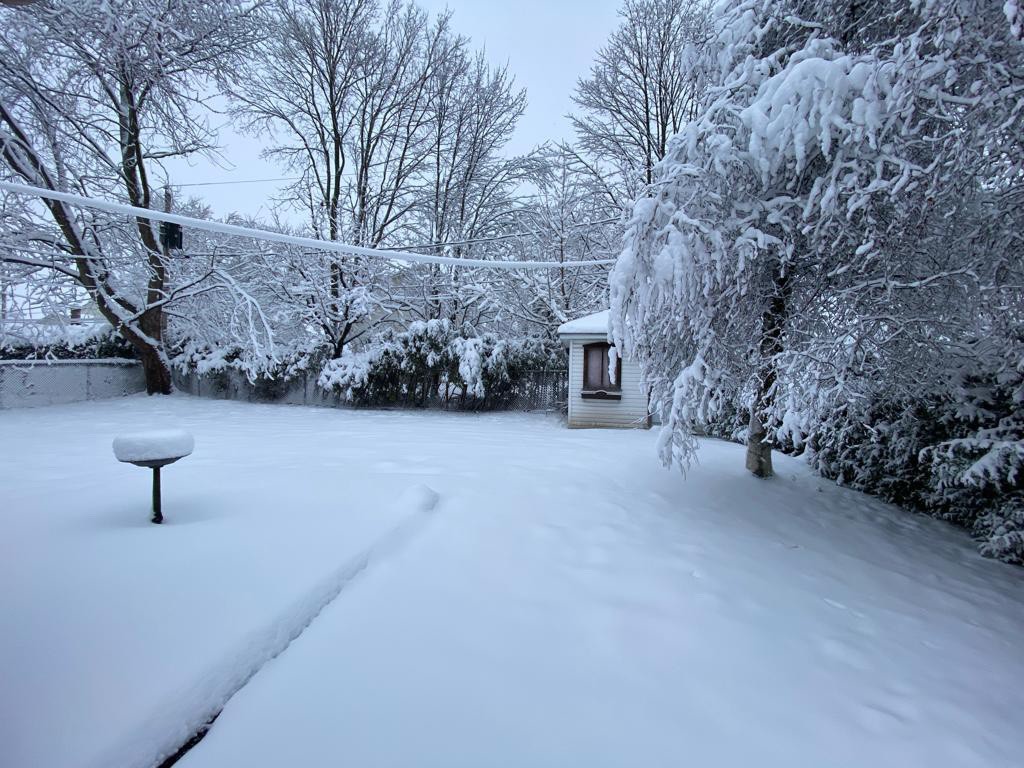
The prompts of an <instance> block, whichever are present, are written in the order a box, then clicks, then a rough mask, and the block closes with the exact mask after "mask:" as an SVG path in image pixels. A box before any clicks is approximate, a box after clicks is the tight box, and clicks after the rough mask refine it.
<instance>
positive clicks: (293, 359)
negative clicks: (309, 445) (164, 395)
mask: <svg viewBox="0 0 1024 768" xmlns="http://www.w3.org/2000/svg"><path fill="white" fill-rule="evenodd" d="M326 357H327V350H326V349H325V348H323V347H322V346H315V345H309V346H305V347H296V348H293V349H292V350H291V351H290V352H289V353H287V354H285V355H280V356H278V357H277V358H276V359H273V360H270V359H267V358H263V357H255V356H253V355H252V354H248V353H247V350H246V349H244V348H243V347H240V346H237V345H226V346H211V345H209V344H203V343H198V342H195V341H192V340H189V339H186V340H184V341H182V342H181V343H179V344H178V345H176V346H175V347H174V349H173V350H172V357H171V365H172V367H173V368H174V369H175V370H177V371H179V372H181V373H185V374H189V373H192V374H197V375H199V376H202V377H203V378H205V379H206V380H208V381H210V382H211V383H213V384H214V386H215V387H216V386H217V384H218V383H220V385H221V387H220V388H222V389H225V390H226V389H227V388H228V386H229V381H230V374H231V372H232V371H236V372H238V373H240V374H242V375H243V376H245V378H246V379H247V380H248V381H249V383H250V384H252V385H253V393H254V394H255V395H256V397H257V398H258V399H260V400H276V399H278V398H280V397H282V396H283V395H284V394H285V393H286V392H287V390H288V388H289V386H290V385H291V384H292V383H293V382H294V381H295V380H296V379H298V378H299V377H301V376H303V375H304V374H307V373H312V374H314V375H316V374H318V373H319V371H320V369H321V368H322V367H323V363H324V360H325V359H326Z"/></svg>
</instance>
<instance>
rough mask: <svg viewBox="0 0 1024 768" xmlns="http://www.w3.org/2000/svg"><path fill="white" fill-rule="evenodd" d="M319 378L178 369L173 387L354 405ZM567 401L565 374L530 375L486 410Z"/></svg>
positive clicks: (450, 405) (440, 404) (455, 401)
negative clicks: (322, 384) (250, 376)
mask: <svg viewBox="0 0 1024 768" xmlns="http://www.w3.org/2000/svg"><path fill="white" fill-rule="evenodd" d="M317 378H318V377H317V376H316V374H305V375H301V376H298V377H295V378H293V379H289V380H287V381H282V380H279V379H266V380H264V379H261V380H258V381H256V382H251V381H249V379H248V378H246V376H245V375H244V374H242V373H241V372H239V371H236V370H233V369H225V370H223V371H218V372H216V373H208V374H203V375H200V374H197V373H195V372H189V373H182V372H180V371H176V372H175V374H174V386H175V387H176V388H177V389H179V390H180V391H182V392H188V393H189V394H192V395H196V396H199V397H212V398H219V399H223V400H242V401H245V402H250V403H285V404H289V405H315V406H326V407H333V408H349V407H353V406H352V405H351V404H350V403H349V402H347V401H346V400H345V399H344V398H343V397H341V395H339V394H337V393H334V392H329V391H327V390H325V389H322V388H321V387H319V386H318V385H317ZM568 402H569V373H568V371H528V372H527V373H525V374H523V375H522V376H520V377H519V378H517V379H516V380H515V381H514V382H512V383H511V385H510V387H509V392H507V393H506V395H505V396H504V397H503V398H502V402H501V404H500V405H497V406H489V407H488V408H487V410H501V411H518V412H522V413H526V412H545V413H565V412H566V410H567V407H568ZM392 407H402V406H400V405H395V406H392ZM408 407H410V408H411V407H414V406H408ZM423 407H426V408H433V409H438V410H480V406H479V403H475V402H474V401H471V400H470V401H468V402H466V401H462V400H460V398H458V397H451V396H449V397H447V398H441V397H439V398H438V399H437V400H436V401H434V402H430V403H428V404H426V405H425V406H423Z"/></svg>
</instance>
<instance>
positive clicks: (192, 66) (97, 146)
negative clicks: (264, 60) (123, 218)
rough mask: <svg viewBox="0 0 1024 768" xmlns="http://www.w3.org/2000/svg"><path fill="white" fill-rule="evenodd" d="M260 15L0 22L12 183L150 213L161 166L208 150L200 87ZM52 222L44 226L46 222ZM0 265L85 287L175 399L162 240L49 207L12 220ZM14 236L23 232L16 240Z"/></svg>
mask: <svg viewBox="0 0 1024 768" xmlns="http://www.w3.org/2000/svg"><path fill="white" fill-rule="evenodd" d="M251 10H252V6H251V4H250V3H244V2H225V3H213V4H210V3H202V2H198V1H197V0H173V1H171V2H167V1H166V0H136V1H135V2H127V0H121V1H117V2H110V1H109V0H103V1H101V0H90V1H88V2H74V3H72V2H61V1H59V0H48V1H47V2H41V3H37V4H34V5H31V6H29V7H26V8H22V9H17V10H4V11H0V15H2V17H3V23H0V29H2V32H0V149H2V155H3V159H4V162H5V163H6V167H7V169H8V171H9V173H10V174H11V175H12V176H14V177H15V178H20V179H21V180H24V181H27V182H29V183H30V184H33V185H37V186H40V187H44V188H47V189H51V190H63V191H71V192H77V193H79V194H84V195H97V196H103V197H106V198H113V199H115V200H119V201H123V202H127V203H129V204H131V205H133V206H137V207H140V208H152V207H156V206H159V205H161V204H162V201H161V200H160V199H159V198H158V196H157V195H156V193H155V191H154V186H155V182H154V175H159V171H158V169H159V165H160V163H161V161H163V160H165V159H167V158H171V157H180V156H185V155H190V154H194V153H196V152H202V151H204V150H208V149H211V148H212V146H213V137H212V136H211V134H210V132H209V131H208V129H207V127H206V125H205V123H204V122H203V121H202V119H201V118H200V117H199V116H198V115H199V109H198V108H199V106H200V103H201V97H200V96H199V95H198V94H200V93H201V92H202V91H203V88H202V85H203V84H204V82H205V81H206V80H207V79H208V78H210V77H214V76H216V75H218V74H219V73H220V72H221V70H222V67H223V66H224V65H225V64H226V62H227V61H228V59H229V58H230V56H231V55H232V54H233V53H234V52H235V51H237V50H238V49H239V48H241V47H244V45H245V44H246V40H247V38H246V36H247V34H248V26H247V25H246V24H245V23H244V22H245V20H246V18H247V17H248V15H249V13H250V12H251ZM44 216H45V219H44V218H43V217H44ZM5 227H7V229H6V230H5V232H4V234H5V240H6V244H7V246H8V249H7V250H5V251H3V253H2V255H0V259H4V260H5V261H8V262H15V263H18V264H21V265H23V266H25V267H30V268H38V269H46V270H49V271H53V272H56V273H59V274H61V275H63V276H64V277H66V278H68V279H70V280H73V281H75V282H76V283H77V284H79V285H80V286H81V287H82V288H84V289H85V291H87V292H88V294H89V296H90V297H91V299H92V300H93V301H94V302H95V303H96V305H97V307H98V308H99V311H100V312H101V313H102V314H103V316H104V317H105V318H106V319H107V320H108V321H109V322H110V323H111V324H112V325H113V326H114V327H115V328H116V329H117V330H118V331H119V332H120V333H121V334H123V335H124V336H125V338H126V339H128V341H130V342H131V344H132V345H133V346H134V348H135V349H136V351H137V352H138V354H139V357H140V359H141V360H142V364H143V367H144V369H145V372H146V385H147V390H148V391H149V392H150V393H156V392H160V393H166V392H169V391H170V389H171V380H170V370H169V368H168V365H167V358H166V354H165V351H164V346H163V327H164V309H165V307H166V306H167V304H168V303H169V302H170V301H171V300H172V293H173V291H172V288H171V286H170V284H169V275H168V269H169V264H168V262H167V258H166V253H165V251H164V249H163V248H162V247H161V244H160V241H159V234H158V228H157V227H156V226H154V224H153V222H152V221H150V220H149V219H147V218H142V217H140V218H138V219H136V220H135V222H134V226H133V230H134V232H130V231H127V230H125V229H124V228H122V229H120V230H117V229H116V228H114V227H112V226H111V224H110V221H109V219H108V218H101V217H97V216H94V215H91V214H88V213H85V212H83V211H79V210H75V209H73V208H72V207H71V206H69V205H68V204H66V203H61V202H56V201H53V200H49V199H43V200H42V201H41V207H40V206H38V205H24V206H23V207H21V208H20V210H19V211H18V212H17V215H15V216H11V217H8V218H7V219H6V223H5ZM11 227H13V229H11Z"/></svg>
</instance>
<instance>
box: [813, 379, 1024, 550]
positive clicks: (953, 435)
mask: <svg viewBox="0 0 1024 768" xmlns="http://www.w3.org/2000/svg"><path fill="white" fill-rule="evenodd" d="M810 446H811V448H812V451H811V463H812V465H814V467H815V468H816V469H817V470H818V471H820V472H821V473H822V474H823V475H825V476H826V477H829V478H833V479H835V480H836V481H837V482H839V483H841V484H843V485H849V486H851V487H853V488H857V489H859V490H863V491H867V492H868V493H873V494H876V495H878V496H881V497H882V498H884V499H886V500H887V501H891V502H894V503H896V504H899V505H901V506H904V507H907V508H910V509H914V510H917V511H920V512H924V513H926V514H929V515H932V516H935V517H939V518H942V519H945V520H949V521H952V522H954V523H957V524H959V525H962V526H964V527H966V528H967V529H968V530H970V531H971V533H972V534H973V535H974V536H975V538H976V539H977V540H978V542H979V546H980V549H981V552H982V554H985V555H987V556H989V557H995V558H998V559H1000V560H1004V561H1006V562H1010V563H1016V564H1020V565H1024V471H1022V469H1024V375H1022V372H1021V371H1020V370H1014V369H1013V368H1012V367H1011V368H1007V367H1006V366H1001V369H1000V370H995V371H989V372H985V373H978V372H972V373H971V375H969V376H964V377H962V378H960V379H959V380H955V381H953V382H952V383H951V386H950V387H949V388H948V389H945V390H943V391H936V392H931V393H924V394H923V396H922V397H921V398H918V399H914V400H913V401H910V400H902V399H894V398H885V397H876V398H874V399H872V400H870V401H868V402H866V403H863V404H858V403H857V402H856V401H854V402H851V403H850V404H848V405H847V406H846V407H844V408H841V409H839V410H837V411H836V412H834V413H833V414H832V415H831V416H830V417H829V418H828V419H826V420H825V421H824V422H823V423H822V424H821V425H820V427H819V429H818V430H816V432H815V433H814V434H813V435H812V437H811V440H810Z"/></svg>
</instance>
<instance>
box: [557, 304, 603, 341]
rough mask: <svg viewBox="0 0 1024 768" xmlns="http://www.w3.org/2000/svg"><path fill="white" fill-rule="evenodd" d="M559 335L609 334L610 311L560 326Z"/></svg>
mask: <svg viewBox="0 0 1024 768" xmlns="http://www.w3.org/2000/svg"><path fill="white" fill-rule="evenodd" d="M558 333H559V335H567V334H600V335H602V336H603V335H605V334H606V333H608V310H607V309H605V310H602V311H601V312H595V313H594V314H592V315H586V316H585V317H577V318H576V319H575V320H570V321H569V322H568V323H562V324H561V325H560V326H558Z"/></svg>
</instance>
